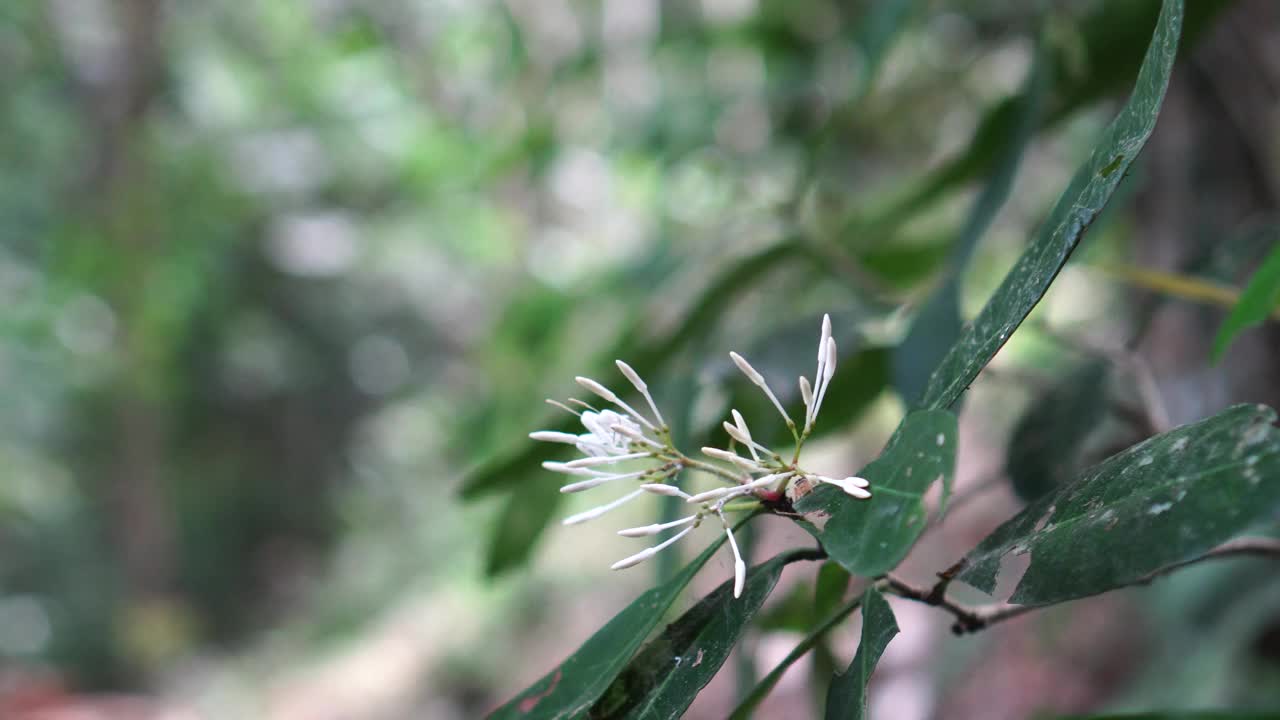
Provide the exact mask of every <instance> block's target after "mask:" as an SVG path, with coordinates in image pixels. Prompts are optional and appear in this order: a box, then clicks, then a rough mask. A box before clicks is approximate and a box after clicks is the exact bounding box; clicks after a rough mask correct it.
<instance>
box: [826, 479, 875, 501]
mask: <svg viewBox="0 0 1280 720" xmlns="http://www.w3.org/2000/svg"><path fill="white" fill-rule="evenodd" d="M817 479H818V481H819V482H824V483H827V484H829V485H835V486H836V487H838V488H840V489H841V490H843V491H845V493H846V494H848V495H851V496H853V497H855V498H858V499H859V500H866V499H867V498H869V497H871V493H870V492H869V491H868V490H867V489H866V488H867V486H868V485H869V484H870V483H868V482H867V481H866V480H863V479H862V478H859V477H847V478H841V479H837V478H829V477H823V476H821V475H819V476H817Z"/></svg>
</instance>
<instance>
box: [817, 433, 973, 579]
mask: <svg viewBox="0 0 1280 720" xmlns="http://www.w3.org/2000/svg"><path fill="white" fill-rule="evenodd" d="M955 458H956V418H955V415H952V414H951V413H950V412H947V411H946V410H922V411H917V412H913V413H910V414H909V415H907V416H906V417H905V418H903V420H902V424H901V425H899V426H898V429H897V431H896V432H894V434H893V437H891V438H890V439H889V442H888V444H887V445H886V446H885V449H884V452H882V453H881V454H880V457H879V458H877V459H876V460H875V461H874V462H872V463H871V464H870V465H868V466H866V468H864V469H863V470H862V472H861V473H859V475H861V476H862V477H864V478H866V479H867V480H869V481H870V482H871V499H869V500H856V499H854V498H851V497H849V496H848V495H846V494H845V493H844V492H843V491H842V490H840V489H839V488H836V487H833V486H831V485H819V486H818V487H816V488H813V489H812V491H811V492H808V493H807V494H805V495H803V496H802V497H797V498H796V499H795V500H794V503H793V504H794V506H795V510H796V512H798V513H800V514H801V515H802V516H803V519H800V520H798V521H797V522H799V524H800V525H801V526H802V527H804V529H805V530H807V531H809V533H810V534H812V535H813V536H814V537H816V538H817V539H818V540H819V541H820V542H821V543H822V546H823V547H824V548H826V550H827V552H828V553H830V555H831V559H832V560H835V561H836V562H838V563H840V565H842V566H843V567H844V568H845V569H846V570H848V571H849V572H851V573H853V574H854V575H863V576H868V577H875V576H878V575H883V574H884V573H886V572H888V571H890V570H892V569H893V568H894V567H896V566H897V564H898V563H899V562H901V561H902V558H904V557H906V555H907V552H909V551H910V550H911V546H912V545H913V544H915V541H916V538H917V537H919V535H920V532H921V531H922V530H924V527H925V521H926V520H927V512H926V510H925V505H924V494H925V492H926V491H927V490H928V489H929V486H931V485H932V484H933V482H934V481H935V480H942V483H943V488H944V489H945V490H946V491H948V492H949V489H950V487H951V479H952V474H953V472H954V470H955ZM792 487H793V488H794V487H795V486H794V484H793V486H792ZM799 492H803V491H799Z"/></svg>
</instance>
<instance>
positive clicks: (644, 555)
mask: <svg viewBox="0 0 1280 720" xmlns="http://www.w3.org/2000/svg"><path fill="white" fill-rule="evenodd" d="M690 530H693V528H692V527H687V528H685V529H683V530H681V531H680V532H678V533H676V534H675V535H672V536H671V537H669V538H667V539H666V540H664V541H662V542H661V543H660V544H658V545H654V546H653V547H651V548H646V549H644V550H641V551H640V552H638V553H636V554H635V555H632V556H631V557H626V558H623V559H621V560H619V561H618V562H616V563H614V564H612V565H610V566H609V569H610V570H621V569H623V568H629V567H631V566H632V565H639V564H640V563H642V562H644V561H645V560H648V559H649V558H651V557H653V556H654V555H657V554H658V553H660V552H662V551H663V550H666V549H667V548H668V547H669V546H670V545H671V544H672V543H674V542H675V541H677V540H679V539H680V538H682V537H684V536H685V535H688V534H689V531H690Z"/></svg>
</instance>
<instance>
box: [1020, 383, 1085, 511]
mask: <svg viewBox="0 0 1280 720" xmlns="http://www.w3.org/2000/svg"><path fill="white" fill-rule="evenodd" d="M1106 380H1107V363H1106V362H1104V361H1102V360H1093V361H1090V362H1087V363H1085V364H1084V365H1082V366H1080V367H1079V368H1077V369H1076V370H1074V371H1072V372H1071V373H1070V374H1069V375H1067V376H1066V377H1065V378H1063V379H1062V380H1061V381H1059V382H1058V383H1056V384H1055V385H1054V386H1053V387H1052V388H1050V389H1049V392H1048V393H1045V395H1044V396H1042V397H1038V398H1036V399H1035V400H1033V401H1032V404H1031V407H1030V408H1028V409H1027V411H1026V413H1024V414H1023V416H1022V417H1021V418H1020V419H1019V420H1018V424H1017V425H1016V426H1014V429H1013V435H1012V437H1011V438H1010V439H1009V453H1008V456H1007V457H1006V459H1005V469H1006V472H1007V473H1008V475H1009V480H1010V481H1011V482H1012V483H1013V489H1014V491H1015V492H1017V493H1018V497H1020V498H1022V499H1023V500H1026V501H1028V502H1031V501H1032V500H1036V499H1038V498H1039V497H1040V496H1041V495H1044V494H1045V493H1047V492H1049V491H1051V490H1053V489H1054V488H1055V487H1058V486H1059V485H1062V484H1063V483H1065V482H1066V481H1067V480H1069V479H1071V478H1072V477H1074V476H1075V475H1076V472H1077V471H1078V470H1080V469H1081V468H1082V467H1083V465H1078V464H1077V463H1079V462H1080V454H1081V450H1082V448H1083V446H1084V443H1085V440H1087V439H1088V437H1089V435H1090V434H1092V432H1093V431H1094V430H1096V429H1097V428H1098V426H1099V424H1100V423H1101V422H1102V420H1103V418H1104V417H1105V416H1106V414H1107V382H1106Z"/></svg>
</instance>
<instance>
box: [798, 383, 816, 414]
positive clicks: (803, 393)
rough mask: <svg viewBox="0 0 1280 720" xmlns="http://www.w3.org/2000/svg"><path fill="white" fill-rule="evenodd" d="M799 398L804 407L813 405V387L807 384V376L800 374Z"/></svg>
mask: <svg viewBox="0 0 1280 720" xmlns="http://www.w3.org/2000/svg"><path fill="white" fill-rule="evenodd" d="M800 399H801V400H803V401H804V406H805V408H806V409H807V408H810V407H813V387H812V386H811V385H809V378H807V377H805V376H803V375H801V376H800Z"/></svg>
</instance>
